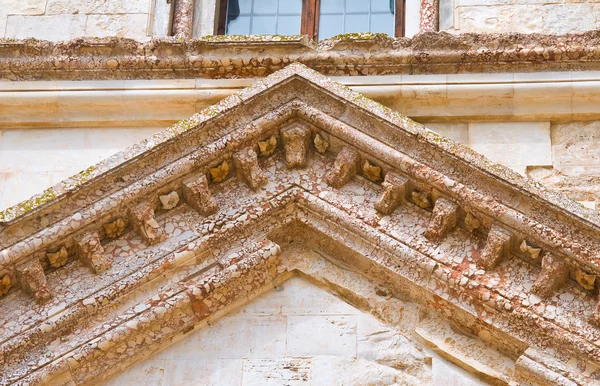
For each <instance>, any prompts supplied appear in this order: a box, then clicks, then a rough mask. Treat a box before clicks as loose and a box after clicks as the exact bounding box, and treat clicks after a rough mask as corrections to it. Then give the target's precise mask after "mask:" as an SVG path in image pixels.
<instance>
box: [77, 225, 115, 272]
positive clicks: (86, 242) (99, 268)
mask: <svg viewBox="0 0 600 386" xmlns="http://www.w3.org/2000/svg"><path fill="white" fill-rule="evenodd" d="M75 246H76V248H77V255H78V256H79V260H81V262H82V263H84V264H85V265H87V266H89V267H91V268H92V269H93V270H94V272H95V273H100V272H104V271H106V270H107V269H109V268H110V267H111V266H112V263H111V262H110V260H108V259H107V258H106V256H105V255H104V248H103V247H102V244H100V237H99V236H98V233H96V232H90V233H86V234H85V235H83V236H82V237H80V238H78V239H77V240H75Z"/></svg>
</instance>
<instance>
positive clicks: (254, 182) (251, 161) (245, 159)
mask: <svg viewBox="0 0 600 386" xmlns="http://www.w3.org/2000/svg"><path fill="white" fill-rule="evenodd" d="M233 162H234V163H235V167H236V169H237V173H238V178H240V179H242V180H243V181H245V182H246V185H248V186H249V187H250V189H252V190H258V188H260V187H261V186H263V185H265V184H266V183H267V182H268V181H269V179H268V178H267V175H266V174H265V172H264V171H263V170H262V169H261V168H260V166H258V157H257V156H256V152H255V151H254V150H253V149H252V148H250V147H248V148H245V149H243V150H240V151H238V152H237V153H235V154H234V155H233Z"/></svg>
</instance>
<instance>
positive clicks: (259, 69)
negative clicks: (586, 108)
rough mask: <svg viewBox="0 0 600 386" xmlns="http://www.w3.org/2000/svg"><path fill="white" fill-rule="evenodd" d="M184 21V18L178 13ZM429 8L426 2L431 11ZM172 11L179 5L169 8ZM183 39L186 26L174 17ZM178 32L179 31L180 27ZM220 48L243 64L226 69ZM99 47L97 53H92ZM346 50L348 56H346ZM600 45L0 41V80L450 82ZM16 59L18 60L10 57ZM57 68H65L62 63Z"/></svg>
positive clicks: (483, 38)
mask: <svg viewBox="0 0 600 386" xmlns="http://www.w3.org/2000/svg"><path fill="white" fill-rule="evenodd" d="M183 1H184V3H186V6H185V7H184V8H185V11H184V12H182V13H181V15H182V16H183V14H186V15H188V14H189V11H188V10H187V9H188V8H187V4H189V3H190V2H191V0H183ZM435 2H436V0H427V4H432V5H433V4H434V3H435ZM178 3H179V2H178ZM434 11H435V8H433V7H423V12H422V18H421V20H424V21H425V22H424V24H423V26H424V27H423V28H424V29H427V30H428V31H432V30H434V29H435V28H436V24H437V13H436V12H434ZM175 20H176V25H175V26H174V27H176V29H177V31H178V32H177V33H179V31H181V33H182V34H183V35H185V36H187V34H188V31H189V23H190V18H189V17H187V16H186V17H176V18H175ZM179 26H181V28H180V27H179ZM224 43H227V45H228V46H229V47H236V49H237V50H239V51H240V52H241V51H243V52H244V53H245V55H246V57H245V58H244V59H240V60H233V61H232V60H231V51H230V50H224V49H223V47H224ZM100 47H101V49H100ZM348 47H351V49H349V48H348ZM597 47H600V36H598V34H597V32H596V31H589V32H586V33H579V34H565V35H549V34H548V35H545V34H519V33H507V34H506V33H503V34H460V35H456V34H450V33H447V32H427V33H422V34H418V35H416V36H414V37H412V38H390V37H389V36H387V35H384V34H368V33H367V34H365V33H361V34H346V35H342V36H338V37H336V38H332V39H326V40H324V41H321V42H319V43H318V44H316V43H315V42H314V41H312V40H311V39H310V38H309V37H308V36H293V37H285V38H283V37H281V36H277V35H275V36H248V37H240V36H205V37H201V38H195V39H183V38H181V36H178V37H176V38H174V37H165V38H158V39H153V40H152V41H150V42H146V43H140V42H136V41H133V40H131V39H127V38H121V37H106V38H78V39H74V40H72V41H67V42H48V41H36V40H33V39H27V40H14V39H7V40H0V57H2V58H3V59H2V61H0V78H2V79H8V80H40V79H44V80H51V79H71V80H75V79H77V80H80V79H133V78H137V79H150V78H154V79H157V78H158V79H160V78H167V79H172V78H198V77H205V78H231V77H264V76H265V75H268V74H271V73H273V72H275V71H277V70H281V69H282V68H284V67H285V66H287V65H288V64H290V63H292V62H293V61H297V62H300V63H304V64H306V65H310V66H311V67H312V68H313V69H314V70H316V71H319V72H322V73H323V74H326V75H337V76H341V75H356V74H360V75H387V74H427V73H438V74H453V73H482V72H484V73H488V72H531V71H566V70H583V69H587V70H598V69H600V54H599V53H598V48H597ZM15 53H18V55H17V54H15ZM65 58H70V60H66V59H65Z"/></svg>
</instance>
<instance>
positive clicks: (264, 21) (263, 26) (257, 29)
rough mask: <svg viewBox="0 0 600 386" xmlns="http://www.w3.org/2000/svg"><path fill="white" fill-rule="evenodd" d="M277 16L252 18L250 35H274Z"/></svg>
mask: <svg viewBox="0 0 600 386" xmlns="http://www.w3.org/2000/svg"><path fill="white" fill-rule="evenodd" d="M276 23H277V16H254V17H253V18H252V35H264V34H274V33H275V32H276Z"/></svg>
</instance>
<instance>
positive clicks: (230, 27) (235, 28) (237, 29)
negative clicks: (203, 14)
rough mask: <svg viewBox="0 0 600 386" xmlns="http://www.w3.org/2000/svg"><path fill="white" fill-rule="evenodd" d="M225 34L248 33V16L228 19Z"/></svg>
mask: <svg viewBox="0 0 600 386" xmlns="http://www.w3.org/2000/svg"><path fill="white" fill-rule="evenodd" d="M227 35H250V16H239V17H238V18H237V19H235V20H231V21H229V23H227Z"/></svg>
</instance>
